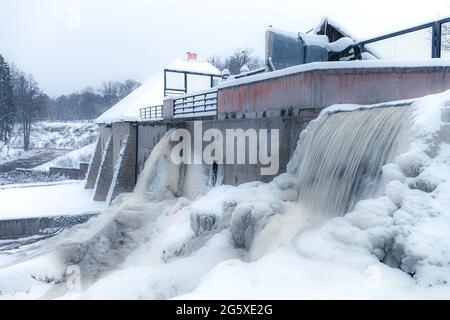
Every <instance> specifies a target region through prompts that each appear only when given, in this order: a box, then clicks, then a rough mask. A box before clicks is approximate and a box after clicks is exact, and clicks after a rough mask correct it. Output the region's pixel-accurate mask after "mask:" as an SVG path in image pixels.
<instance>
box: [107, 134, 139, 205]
mask: <svg viewBox="0 0 450 320" xmlns="http://www.w3.org/2000/svg"><path fill="white" fill-rule="evenodd" d="M136 135H137V128H136V126H131V127H130V134H129V135H127V136H126V137H124V138H123V139H122V141H121V147H120V151H119V154H118V157H117V160H116V162H115V165H114V175H113V179H112V182H111V186H110V188H109V193H108V197H107V201H109V202H111V201H112V200H114V199H115V198H116V197H117V196H118V195H119V194H121V193H125V192H132V191H133V189H134V186H135V185H136V157H137V155H136Z"/></svg>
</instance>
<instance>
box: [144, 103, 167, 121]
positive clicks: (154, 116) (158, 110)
mask: <svg viewBox="0 0 450 320" xmlns="http://www.w3.org/2000/svg"><path fill="white" fill-rule="evenodd" d="M139 111H140V116H141V120H161V119H162V118H163V106H162V105H160V106H152V107H146V108H142V109H139Z"/></svg>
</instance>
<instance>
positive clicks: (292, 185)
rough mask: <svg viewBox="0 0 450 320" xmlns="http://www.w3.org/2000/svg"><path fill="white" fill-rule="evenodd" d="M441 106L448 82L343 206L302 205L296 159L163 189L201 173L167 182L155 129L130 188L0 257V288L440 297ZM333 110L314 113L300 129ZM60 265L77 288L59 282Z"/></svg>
mask: <svg viewBox="0 0 450 320" xmlns="http://www.w3.org/2000/svg"><path fill="white" fill-rule="evenodd" d="M448 105H450V92H446V93H444V94H441V95H436V96H430V97H425V98H423V99H419V100H418V101H417V102H415V103H414V104H413V105H412V106H411V107H408V108H409V116H410V119H409V118H408V119H407V120H405V121H407V122H408V130H409V131H408V135H407V137H408V142H409V143H408V148H407V150H402V151H401V153H400V154H399V155H398V156H396V157H395V158H394V159H393V160H392V163H388V164H387V165H385V166H384V167H383V170H382V173H381V177H380V179H379V180H378V179H377V180H376V181H377V183H378V188H377V191H376V192H374V193H373V194H372V195H371V196H370V197H367V198H366V199H364V200H361V201H359V202H357V203H356V206H355V207H354V208H353V209H351V212H349V213H347V214H346V215H345V216H343V217H333V216H332V215H328V216H327V217H324V216H320V215H314V214H311V211H310V210H305V208H304V206H303V204H302V202H301V201H298V197H299V192H298V190H299V189H298V188H299V186H298V184H299V183H300V182H299V181H298V179H299V176H298V175H297V172H296V169H297V168H298V164H296V162H297V161H298V159H297V158H294V159H293V161H292V163H291V165H290V168H289V172H288V173H287V174H284V175H282V176H280V177H278V178H276V179H275V180H274V181H273V182H271V183H268V184H265V183H260V182H253V183H247V184H244V185H240V186H237V187H232V186H218V187H214V188H212V189H210V190H209V191H205V193H204V194H203V195H197V196H191V197H190V199H188V198H187V197H177V196H175V194H178V193H179V192H180V191H181V190H183V188H185V187H186V186H189V188H191V189H195V190H204V189H205V185H204V184H205V181H207V173H203V174H202V173H201V172H200V171H199V172H195V179H190V178H186V179H188V180H189V181H183V180H181V176H180V174H179V173H180V167H179V166H177V165H175V164H173V163H170V162H168V161H167V158H168V152H170V148H168V145H167V143H168V140H169V139H162V141H161V142H160V144H159V145H158V146H157V147H155V149H154V152H153V153H152V155H151V156H150V158H149V160H148V162H147V164H146V170H144V173H143V174H142V176H141V177H140V180H139V182H138V186H137V188H136V190H135V192H134V193H132V194H125V195H122V196H120V197H119V198H117V199H116V200H115V201H114V203H113V205H112V206H111V207H110V208H108V209H107V210H106V211H105V212H104V214H102V215H100V216H99V217H97V218H94V219H92V220H91V221H89V222H88V223H87V224H85V225H81V226H77V227H75V228H73V229H72V230H71V231H69V232H66V233H64V234H63V235H60V236H57V237H55V238H53V239H50V240H46V241H43V242H41V243H40V244H39V245H33V246H31V247H29V248H28V250H25V251H23V250H24V249H22V251H21V252H20V253H17V254H16V255H10V254H9V255H1V254H0V292H1V295H0V298H5V299H17V298H25V299H26V298H31V299H33V298H63V299H74V298H75V299H76V298H82V299H95V298H97V299H98V298H114V299H116V298H122V299H170V298H172V299H180V298H189V299H214V298H222V299H263V298H264V299H281V298H286V299H299V298H307V299H314V298H331V299H347V298H355V299H365V298H370V299H401V298H405V299H416V298H425V299H431V298H441V299H446V298H448V297H449V296H450V245H449V244H450V232H448V231H449V230H450V145H449V141H450V137H448V134H449V131H445V130H442V129H443V128H444V127H443V126H444V123H443V122H442V119H443V118H441V115H442V112H443V110H444V108H448V107H447V106H448ZM341 108H345V109H346V110H349V109H352V110H354V109H355V107H354V106H350V107H348V106H347V107H341ZM336 109H337V108H336V107H334V108H333V109H329V110H325V111H324V112H322V115H321V116H320V117H319V119H318V120H316V121H315V122H314V123H312V124H311V125H310V127H309V128H308V129H307V130H306V131H305V132H304V133H303V134H302V137H303V138H302V139H304V138H305V137H306V136H308V135H310V134H314V126H315V125H318V124H323V123H325V125H326V121H328V119H329V118H328V117H329V116H330V114H329V112H330V110H333V111H336ZM447 111H448V110H447ZM349 138H350V137H349ZM344 140H345V139H344ZM156 173H157V174H156ZM200 176H203V178H205V179H202V178H201V177H200ZM186 177H189V173H188V174H186ZM302 186H303V187H307V186H306V184H303V185H302ZM180 188H181V189H180ZM185 195H186V194H185ZM74 267H75V268H77V270H80V276H81V279H80V280H81V283H82V286H81V287H77V286H75V287H74V286H73V285H68V284H70V283H69V282H70V281H69V280H70V279H71V276H72V273H71V271H68V270H73V268H74ZM68 268H69V269H68Z"/></svg>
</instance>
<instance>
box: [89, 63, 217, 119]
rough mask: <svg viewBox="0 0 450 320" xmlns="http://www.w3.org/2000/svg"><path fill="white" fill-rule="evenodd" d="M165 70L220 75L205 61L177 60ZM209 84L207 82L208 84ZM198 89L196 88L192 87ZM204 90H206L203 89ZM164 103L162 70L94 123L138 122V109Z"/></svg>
mask: <svg viewBox="0 0 450 320" xmlns="http://www.w3.org/2000/svg"><path fill="white" fill-rule="evenodd" d="M165 69H170V70H177V71H187V72H198V73H207V74H213V75H218V76H219V75H220V74H221V73H220V71H219V70H218V69H217V68H216V67H214V66H213V65H211V64H210V63H209V62H207V61H206V60H186V59H181V58H178V59H177V60H175V61H174V62H173V63H172V64H170V65H169V66H168V67H166V68H165ZM194 81H195V80H194ZM208 83H209V82H208ZM194 87H195V88H196V89H198V86H194ZM203 89H206V88H203ZM163 101H164V69H162V70H160V71H159V72H158V73H156V74H155V75H154V76H153V77H151V78H150V79H149V80H148V81H146V82H145V83H144V84H143V85H141V86H140V87H139V88H137V89H136V90H135V91H133V92H132V93H130V94H129V95H128V96H126V97H125V98H124V99H122V100H121V101H119V102H118V103H117V104H116V105H114V106H113V107H112V108H110V109H109V110H108V111H106V112H105V113H103V114H102V115H101V116H100V117H98V118H97V119H96V121H95V122H96V123H107V124H109V123H114V122H126V121H133V122H134V121H139V120H140V109H142V108H145V107H152V106H158V105H162V104H163Z"/></svg>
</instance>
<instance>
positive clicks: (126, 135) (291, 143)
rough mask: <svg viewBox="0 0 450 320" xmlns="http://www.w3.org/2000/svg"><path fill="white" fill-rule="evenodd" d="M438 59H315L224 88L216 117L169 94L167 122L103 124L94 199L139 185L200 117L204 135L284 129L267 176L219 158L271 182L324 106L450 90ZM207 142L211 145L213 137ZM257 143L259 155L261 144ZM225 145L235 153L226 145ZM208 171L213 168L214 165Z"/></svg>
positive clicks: (240, 176) (234, 180)
mask: <svg viewBox="0 0 450 320" xmlns="http://www.w3.org/2000/svg"><path fill="white" fill-rule="evenodd" d="M377 63H378V64H379V65H380V66H379V67H377ZM438 63H439V61H438V62H435V61H433V62H432V63H431V62H430V63H429V65H424V66H418V65H411V66H408V65H404V66H397V67H395V66H389V65H386V63H379V62H373V61H370V62H364V61H360V62H357V63H351V64H347V63H339V65H337V64H316V63H314V64H311V65H310V66H299V67H292V68H289V69H286V70H281V71H276V72H272V73H268V74H262V75H256V76H251V77H248V78H244V79H240V80H237V81H235V82H230V83H225V84H223V85H220V86H219V87H218V88H217V115H216V116H208V117H205V116H203V117H202V116H198V117H193V116H191V117H190V118H184V119H182V118H177V117H174V114H175V112H174V106H175V98H174V99H171V98H168V99H166V100H165V101H164V106H163V112H162V114H163V119H162V120H158V121H147V122H146V121H141V122H137V123H124V122H121V123H113V124H110V125H104V126H103V127H102V128H101V130H100V139H99V142H98V143H99V145H98V146H97V152H96V155H95V156H94V157H93V161H92V163H91V170H90V171H89V174H88V183H87V185H86V187H87V188H94V189H95V200H103V201H104V200H106V201H111V200H112V199H114V198H115V197H116V196H117V195H118V194H120V193H122V192H131V191H133V188H134V185H135V183H136V181H137V177H138V175H139V174H140V172H141V171H142V169H143V167H144V163H145V160H146V159H147V158H148V156H149V155H150V153H151V151H152V150H153V148H154V146H155V145H156V144H157V143H158V141H159V140H160V139H161V138H162V137H163V136H164V134H166V133H167V132H168V131H169V130H171V129H185V130H186V132H188V133H189V134H190V135H195V133H196V129H195V127H196V123H197V122H198V121H201V129H200V130H201V134H202V135H203V134H204V133H205V132H206V131H207V130H209V129H216V130H217V131H218V132H220V133H221V134H222V135H223V136H226V132H227V130H238V129H242V130H243V132H246V130H248V129H254V130H257V131H258V130H264V129H265V130H267V133H268V134H269V133H270V132H271V131H272V130H278V132H279V137H278V139H279V145H280V149H279V159H278V160H279V170H278V171H277V173H275V174H272V175H262V174H261V169H262V167H263V166H261V165H260V164H248V163H246V164H227V163H225V164H223V165H222V164H219V165H220V170H221V174H222V175H223V176H222V182H223V183H224V184H229V185H239V184H242V183H245V182H250V181H264V182H267V181H270V180H272V179H273V178H274V177H275V176H277V175H279V174H281V173H283V172H285V171H286V166H287V163H288V162H289V160H290V158H291V156H292V154H293V152H294V150H295V147H296V145H297V140H298V137H299V134H300V132H301V131H302V130H303V129H304V128H306V126H307V125H308V123H309V122H310V121H311V120H313V119H315V118H316V117H317V116H318V115H319V113H320V111H321V110H322V109H323V108H325V107H328V106H330V105H333V104H343V103H344V104H345V103H351V104H360V105H368V104H377V103H383V102H389V101H397V100H404V99H411V98H417V97H421V96H424V95H428V94H434V93H438V92H441V91H444V90H446V89H450V75H449V71H450V66H447V65H446V64H443V65H442V66H440V65H438ZM327 66H330V67H329V68H327ZM197 130H198V129H197ZM197 133H198V132H197ZM201 144H202V145H203V147H205V145H206V144H208V143H207V142H201ZM257 148H258V150H256V153H257V152H259V149H260V145H258V147H257ZM224 150H225V153H228V152H229V151H230V150H229V149H227V148H226V147H225V148H224ZM233 151H236V150H233ZM252 152H253V151H252V150H251V148H247V149H246V154H245V159H249V158H251V157H252V156H253V154H252ZM226 156H227V155H226V154H225V155H224V157H226ZM205 166H208V165H206V164H205ZM210 166H211V165H210ZM206 169H208V168H206ZM209 169H211V170H212V171H213V169H214V166H211V168H209ZM216 169H217V168H216Z"/></svg>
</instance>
